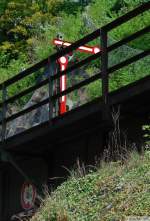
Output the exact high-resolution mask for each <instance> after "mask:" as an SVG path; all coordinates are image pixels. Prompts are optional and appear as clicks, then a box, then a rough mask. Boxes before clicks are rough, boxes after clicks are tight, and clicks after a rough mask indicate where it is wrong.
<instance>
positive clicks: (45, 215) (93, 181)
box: [31, 150, 150, 221]
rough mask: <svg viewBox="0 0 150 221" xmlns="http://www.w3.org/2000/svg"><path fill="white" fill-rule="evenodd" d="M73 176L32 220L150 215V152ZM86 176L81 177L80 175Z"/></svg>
mask: <svg viewBox="0 0 150 221" xmlns="http://www.w3.org/2000/svg"><path fill="white" fill-rule="evenodd" d="M95 170H96V171H95V172H94V171H93V170H92V169H89V172H88V174H86V175H84V174H83V173H81V168H80V170H78V172H76V173H75V172H72V176H71V177H70V178H69V179H68V181H66V182H65V183H63V184H62V185H61V186H59V187H58V188H57V189H56V190H55V191H54V192H52V193H51V194H50V195H47V196H46V199H45V200H44V201H43V203H42V205H41V208H40V209H39V211H38V212H37V214H36V215H35V216H34V217H33V218H32V219H31V220H32V221H41V220H42V221H98V220H99V221H112V220H115V221H119V220H127V217H136V216H138V217H141V216H150V204H149V202H150V191H149V189H150V151H149V150H147V151H145V153H144V154H143V155H139V154H137V153H136V152H133V153H132V154H131V155H130V157H129V159H128V160H127V161H126V163H124V164H122V163H121V161H117V162H110V163H104V162H103V163H101V165H100V167H97V168H96V169H95ZM79 174H80V175H81V174H82V175H83V176H82V177H81V176H80V175H79Z"/></svg>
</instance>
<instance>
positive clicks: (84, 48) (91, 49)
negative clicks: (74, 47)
mask: <svg viewBox="0 0 150 221" xmlns="http://www.w3.org/2000/svg"><path fill="white" fill-rule="evenodd" d="M79 49H80V50H83V51H90V52H93V48H89V47H86V46H80V47H79Z"/></svg>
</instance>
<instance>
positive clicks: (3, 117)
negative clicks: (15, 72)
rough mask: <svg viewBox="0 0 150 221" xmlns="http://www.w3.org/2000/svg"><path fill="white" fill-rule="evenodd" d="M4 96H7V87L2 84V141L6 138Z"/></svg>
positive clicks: (5, 105)
mask: <svg viewBox="0 0 150 221" xmlns="http://www.w3.org/2000/svg"><path fill="white" fill-rule="evenodd" d="M6 98H7V88H6V86H5V84H3V87H2V103H3V105H2V141H4V140H5V138H6V112H7V104H6Z"/></svg>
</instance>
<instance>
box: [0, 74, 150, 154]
mask: <svg viewBox="0 0 150 221" xmlns="http://www.w3.org/2000/svg"><path fill="white" fill-rule="evenodd" d="M109 102H110V106H111V107H112V106H116V105H120V108H121V116H120V117H121V119H123V118H125V117H126V116H135V115H138V116H139V117H140V116H145V119H148V114H149V113H150V76H147V77H145V78H143V79H141V80H138V81H136V82H134V83H132V84H129V85H127V86H124V87H122V88H120V89H118V90H116V91H113V92H111V93H110V94H109ZM102 109H103V104H102V99H101V98H98V99H95V100H93V101H92V102H89V103H87V104H85V105H82V106H80V107H78V108H76V109H74V110H71V111H69V112H67V113H65V114H64V115H62V116H59V117H57V118H55V119H53V121H52V123H51V124H50V123H49V122H45V123H42V124H40V125H38V126H36V127H34V128H31V129H29V130H27V131H25V132H22V133H20V134H18V135H15V136H13V137H11V138H8V139H7V140H6V141H5V143H1V145H2V146H3V147H4V148H5V149H7V150H9V151H12V152H13V151H15V152H16V151H17V152H18V153H20V154H21V153H22V154H25V153H28V152H30V154H38V153H39V154H41V153H42V152H44V151H45V149H51V148H54V147H55V144H56V143H57V144H58V143H61V142H65V141H66V140H68V139H71V138H72V137H75V136H78V137H79V136H80V135H81V134H82V133H88V132H89V131H91V130H94V129H95V128H97V127H99V128H100V127H103V128H104V127H105V129H106V130H107V127H108V126H109V125H107V123H106V122H103V120H102Z"/></svg>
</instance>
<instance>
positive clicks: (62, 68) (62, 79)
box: [61, 65, 66, 102]
mask: <svg viewBox="0 0 150 221" xmlns="http://www.w3.org/2000/svg"><path fill="white" fill-rule="evenodd" d="M64 70H65V65H62V66H61V71H64ZM65 89H66V88H65V75H63V76H61V91H64V90H65ZM61 100H62V102H64V101H65V96H62V98H61Z"/></svg>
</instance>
